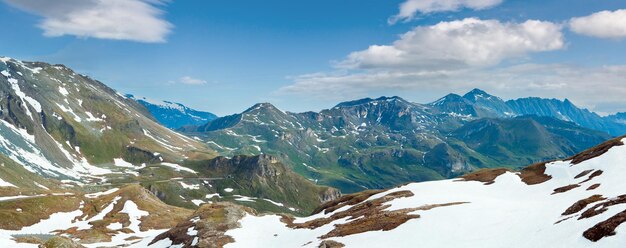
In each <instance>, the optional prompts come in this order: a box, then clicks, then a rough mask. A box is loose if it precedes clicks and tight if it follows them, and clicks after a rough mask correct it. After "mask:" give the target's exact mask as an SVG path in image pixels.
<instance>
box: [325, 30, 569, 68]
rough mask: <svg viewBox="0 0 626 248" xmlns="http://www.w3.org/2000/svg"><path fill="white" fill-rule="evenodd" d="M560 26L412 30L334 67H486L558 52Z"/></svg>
mask: <svg viewBox="0 0 626 248" xmlns="http://www.w3.org/2000/svg"><path fill="white" fill-rule="evenodd" d="M564 46H565V42H564V40H563V34H562V32H561V26H560V25H558V24H554V23H551V22H546V21H536V20H528V21H525V22H523V23H511V22H504V23H503V22H500V21H498V20H480V19H476V18H466V19H463V20H456V21H451V22H440V23H438V24H436V25H432V26H418V27H416V28H414V29H413V30H411V31H409V32H407V33H405V34H403V35H402V36H401V37H400V39H398V40H396V41H395V42H393V44H391V45H373V46H370V47H369V48H368V49H366V50H363V51H357V52H353V53H351V54H350V55H348V57H347V58H346V59H345V60H343V61H341V62H339V63H338V64H337V66H338V67H340V68H347V69H375V68H394V69H401V68H406V69H411V70H414V69H425V68H426V69H429V70H432V69H442V68H445V69H450V68H462V67H467V66H490V65H495V64H498V63H500V62H501V61H503V60H505V59H508V58H515V57H523V56H525V55H527V54H528V53H531V52H544V51H552V50H558V49H562V48H564Z"/></svg>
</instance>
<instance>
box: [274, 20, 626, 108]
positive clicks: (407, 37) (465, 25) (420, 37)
mask: <svg viewBox="0 0 626 248" xmlns="http://www.w3.org/2000/svg"><path fill="white" fill-rule="evenodd" d="M564 47H565V40H564V38H563V34H562V27H561V25H558V24H554V23H551V22H543V21H535V20H529V21H525V22H522V23H509V22H505V23H503V22H499V21H497V20H479V19H475V18H469V19H464V20H459V21H452V22H442V23H439V24H436V25H432V26H420V27H416V28H414V29H413V30H411V31H410V32H407V33H405V34H403V35H402V36H400V38H399V39H398V40H397V41H395V42H393V43H392V44H391V45H377V46H371V47H369V48H368V49H366V50H362V51H357V52H353V53H351V54H350V55H348V56H347V58H346V59H345V60H343V61H341V62H339V63H337V65H336V66H337V68H336V70H335V71H331V72H321V73H314V74H307V75H300V76H296V77H293V78H291V79H292V81H293V83H292V84H291V85H287V86H285V87H282V88H280V89H279V90H278V91H277V92H276V93H277V94H279V95H292V96H298V97H306V98H308V99H325V100H329V101H330V100H333V101H335V100H346V99H353V98H359V97H363V96H370V97H375V96H377V95H379V94H381V93H384V94H393V95H400V96H403V97H407V98H409V99H411V100H415V101H418V102H428V101H432V100H435V99H436V98H437V97H440V96H443V95H445V94H447V93H450V92H455V93H464V92H465V91H467V90H470V89H472V88H476V87H478V88H481V89H484V90H487V91H488V92H490V93H494V94H495V95H498V96H501V97H503V98H517V97H527V96H539V97H547V98H560V99H563V98H568V99H570V100H572V101H573V102H574V103H576V104H578V105H580V106H582V107H587V108H590V109H592V110H597V111H602V112H611V111H615V110H617V109H618V106H626V98H624V95H626V65H617V66H598V67H585V66H574V65H565V64H533V63H530V62H529V60H526V59H524V60H518V59H516V58H525V57H527V55H529V54H530V53H535V52H545V51H553V50H558V49H563V48H564ZM513 59H516V60H513ZM503 61H507V62H510V63H506V64H504V65H503V64H502V62H503ZM303 99H305V98H303Z"/></svg>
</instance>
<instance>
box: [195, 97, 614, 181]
mask: <svg viewBox="0 0 626 248" xmlns="http://www.w3.org/2000/svg"><path fill="white" fill-rule="evenodd" d="M542 101H543V100H542ZM549 103H550V101H547V102H546V103H545V104H549ZM525 104H526V103H525V102H524V101H523V100H520V102H519V103H518V104H517V105H515V106H513V105H510V104H509V103H507V102H505V101H503V100H502V99H500V98H498V97H496V96H492V95H489V94H487V93H486V92H484V91H482V90H478V89H475V90H472V91H470V92H468V93H467V94H465V95H463V96H460V95H456V94H450V95H448V96H446V97H444V98H442V99H439V100H437V101H435V102H433V103H430V104H417V103H412V102H409V101H406V100H405V99H402V98H400V97H380V98H377V99H371V98H365V99H360V100H355V101H349V102H343V103H339V104H337V105H336V106H335V107H333V108H331V109H326V110H322V111H320V112H305V113H289V112H283V111H280V110H279V109H277V108H276V107H275V106H273V105H271V104H269V103H261V104H257V105H255V106H253V107H251V108H249V109H247V110H246V111H244V112H242V113H240V114H235V115H231V116H226V117H222V118H218V119H216V120H213V121H211V122H209V123H207V124H205V125H202V126H199V127H196V128H192V127H187V128H185V129H183V130H184V131H186V132H189V134H190V135H193V136H198V137H201V138H203V139H204V140H205V141H206V142H207V143H208V144H209V145H210V146H211V147H212V148H214V149H215V150H217V151H219V152H220V153H221V154H222V155H224V156H236V155H241V154H245V155H259V154H270V155H273V156H275V157H277V158H279V159H280V160H281V161H283V163H285V164H287V165H288V166H290V167H292V168H293V169H294V170H295V171H296V172H297V173H299V174H301V175H303V176H304V177H305V178H308V179H311V180H313V181H314V182H317V183H318V184H322V185H330V186H332V187H335V188H338V189H340V190H341V191H342V192H346V193H349V192H357V191H361V190H364V189H373V188H386V187H392V186H394V185H397V184H402V183H406V182H414V181H426V180H437V179H445V178H451V177H455V176H459V175H462V174H465V173H468V172H470V171H473V170H475V169H480V168H491V167H495V166H501V165H507V166H509V167H511V168H518V167H522V166H524V165H527V164H530V163H534V162H539V161H543V160H546V159H552V158H565V157H568V156H571V155H573V154H575V153H576V152H580V151H582V150H584V149H586V148H589V147H591V146H594V145H596V144H599V143H600V142H602V141H604V140H607V139H609V138H610V137H611V136H610V135H608V134H606V133H604V132H602V131H595V130H591V129H587V128H584V127H583V125H582V124H580V125H579V124H576V123H572V122H569V121H570V119H565V118H563V116H555V113H557V112H558V111H556V110H555V111H553V112H548V111H539V110H538V111H535V112H532V111H531V110H532V108H528V109H527V110H528V111H523V112H521V113H520V112H517V111H516V108H518V107H519V108H522V107H521V106H525ZM537 104H543V103H542V102H541V101H540V102H539V103H537ZM568 106H569V105H568ZM570 107H571V108H575V106H573V105H571V106H570ZM546 108H548V109H552V108H550V107H546ZM576 109H577V108H576ZM585 111H586V110H580V109H578V110H577V111H574V110H572V111H570V112H562V113H571V114H576V113H578V114H580V115H584V114H585V113H587V112H588V111H587V112H585ZM522 114H536V115H547V116H536V115H535V116H521V115H522ZM589 118H591V117H589ZM583 119H585V118H583ZM587 119H588V118H587ZM566 120H567V121H566ZM581 120H582V119H581ZM581 123H582V122H581ZM583 124H584V123H583ZM594 127H598V126H594ZM624 130H626V129H624ZM509 138H510V139H509ZM539 147H541V149H539Z"/></svg>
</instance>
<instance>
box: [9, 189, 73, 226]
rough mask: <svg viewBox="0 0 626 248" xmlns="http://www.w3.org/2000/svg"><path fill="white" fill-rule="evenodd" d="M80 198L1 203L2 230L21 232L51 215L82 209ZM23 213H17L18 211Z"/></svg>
mask: <svg viewBox="0 0 626 248" xmlns="http://www.w3.org/2000/svg"><path fill="white" fill-rule="evenodd" d="M80 201H81V198H80V197H76V196H70V195H59V196H54V195H49V196H40V197H33V198H22V199H16V200H9V201H3V202H0V229H4V230H20V229H21V228H22V227H25V226H31V225H34V224H36V223H38V222H39V221H41V220H42V219H47V218H48V217H49V216H50V215H51V214H53V213H58V212H71V211H74V210H76V209H78V208H79V207H80ZM18 208H19V209H21V210H22V211H17V209H18Z"/></svg>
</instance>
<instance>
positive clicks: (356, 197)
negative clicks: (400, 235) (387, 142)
mask: <svg viewBox="0 0 626 248" xmlns="http://www.w3.org/2000/svg"><path fill="white" fill-rule="evenodd" d="M376 193H378V192H372V191H370V192H367V193H365V194H353V195H347V196H344V197H345V198H344V199H339V200H338V203H336V204H330V205H329V206H326V207H327V208H326V212H327V213H330V212H333V211H334V210H336V209H337V208H339V207H337V206H339V205H342V206H345V205H352V207H350V208H349V209H347V210H345V211H341V212H336V213H334V214H332V215H331V216H330V217H323V218H318V219H314V220H310V221H307V222H305V223H294V222H293V221H294V218H293V217H289V216H283V218H281V221H283V222H284V223H286V224H287V226H288V227H290V228H294V229H301V228H306V229H316V228H318V227H321V226H324V225H327V224H329V223H331V222H333V221H335V220H339V219H343V218H348V219H347V221H349V222H348V223H345V224H337V225H335V229H333V230H332V231H330V232H329V233H327V234H325V235H322V236H321V237H319V238H320V239H326V238H331V237H343V236H348V235H352V234H357V233H363V232H369V231H377V230H383V231H388V230H393V229H395V228H396V227H398V226H400V225H402V224H404V223H406V222H407V221H408V220H410V219H415V218H419V217H420V216H419V215H418V214H411V212H414V211H417V210H430V209H433V208H436V207H444V206H451V205H458V204H463V202H455V203H446V204H433V205H426V206H422V207H416V208H407V209H399V210H393V211H385V210H386V209H387V208H389V207H390V206H391V205H389V204H385V203H387V202H389V201H392V200H394V199H398V198H404V197H411V196H414V194H413V192H411V191H409V190H403V191H396V192H392V193H389V194H387V195H385V196H383V197H380V198H377V199H373V200H368V201H365V200H366V199H367V198H369V197H370V196H372V195H374V194H376ZM342 198H343V197H342ZM347 202H350V203H349V204H347ZM331 208H332V209H333V210H332V211H328V210H329V209H331ZM321 211H322V210H320V211H318V212H321Z"/></svg>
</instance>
